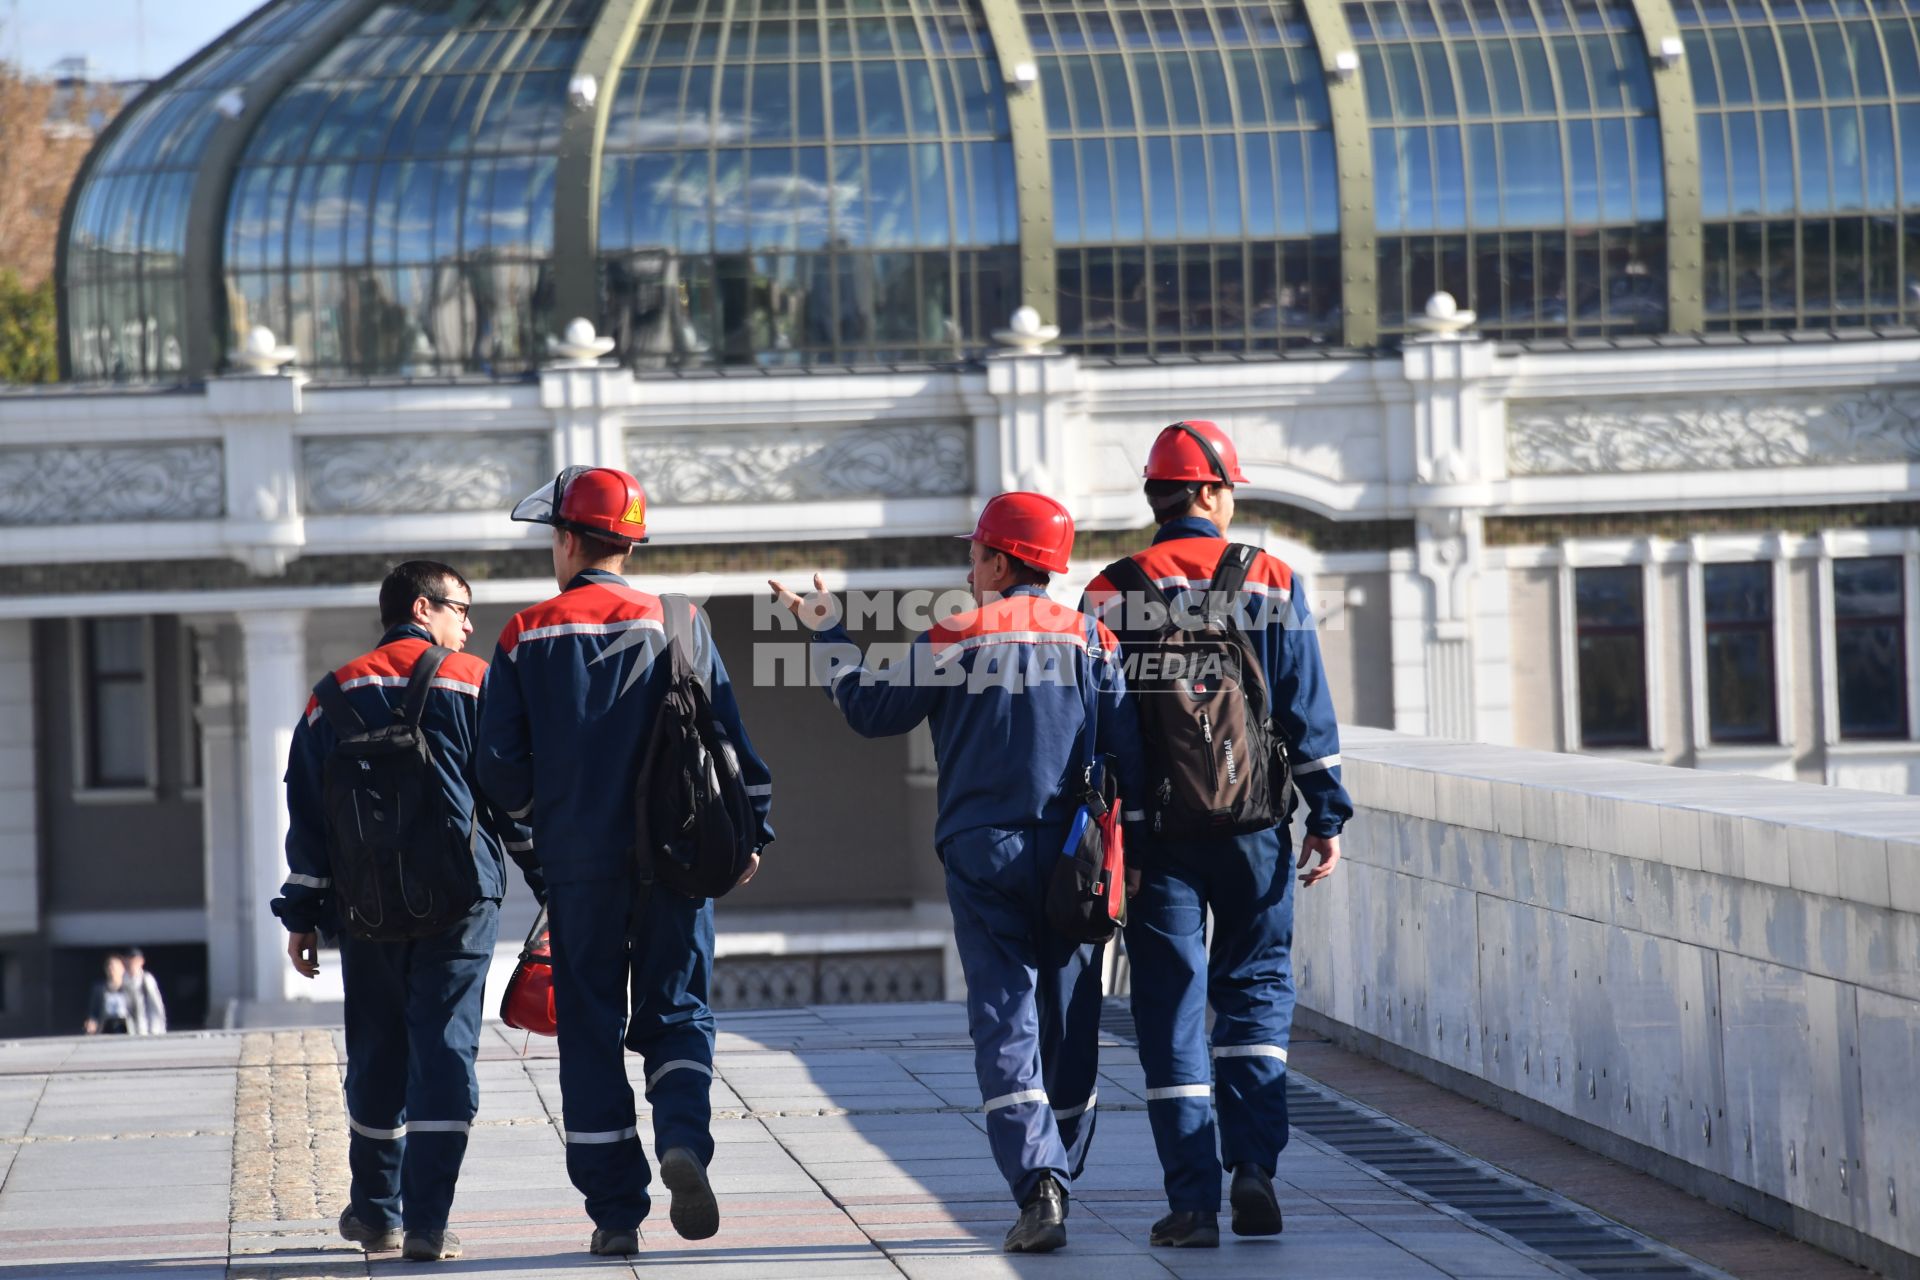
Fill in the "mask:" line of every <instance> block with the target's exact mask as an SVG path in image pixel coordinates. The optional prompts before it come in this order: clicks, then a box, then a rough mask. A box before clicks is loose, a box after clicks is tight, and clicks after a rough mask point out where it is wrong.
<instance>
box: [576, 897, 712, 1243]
mask: <svg viewBox="0 0 1920 1280" xmlns="http://www.w3.org/2000/svg"><path fill="white" fill-rule="evenodd" d="M631 903H632V890H631V886H630V882H629V881H628V880H627V879H626V878H624V877H621V878H618V879H609V880H586V881H579V882H576V883H573V884H556V885H551V886H549V887H548V890H547V913H548V915H547V923H548V925H549V927H550V929H551V931H552V941H553V1001H554V1013H555V1016H556V1017H557V1018H558V1019H559V1032H560V1036H559V1039H560V1101H561V1108H562V1110H563V1112H564V1113H565V1119H564V1123H565V1126H566V1144H567V1176H568V1177H570V1178H571V1179H572V1180H573V1185H574V1187H575V1188H577V1189H578V1190H579V1192H580V1194H581V1195H582V1196H584V1197H585V1198H586V1204H587V1216H588V1217H590V1218H592V1219H593V1223H594V1225H595V1226H597V1227H601V1228H604V1229H606V1230H609V1231H624V1230H628V1229H631V1228H633V1227H636V1226H638V1225H639V1224H640V1221H641V1220H642V1219H643V1218H645V1217H646V1216H647V1209H648V1207H649V1205H650V1203H651V1201H650V1200H649V1198H648V1195H647V1184H648V1183H649V1182H650V1181H651V1180H652V1176H653V1173H652V1170H651V1169H650V1168H649V1167H648V1165H647V1157H646V1154H645V1152H644V1151H643V1150H642V1147H641V1142H640V1137H639V1130H638V1127H637V1125H636V1122H635V1114H634V1099H633V1086H632V1085H631V1084H629V1083H628V1082H627V1064H626V1058H625V1055H624V1053H623V1052H622V1050H623V1048H625V1049H632V1050H633V1051H634V1052H635V1053H638V1054H640V1055H641V1057H642V1059H643V1062H644V1066H645V1071H646V1086H645V1088H646V1095H647V1102H648V1104H649V1105H650V1106H651V1107H652V1108H653V1141H654V1150H655V1152H657V1153H658V1152H666V1151H671V1150H672V1149H673V1148H675V1147H686V1148H688V1149H690V1150H691V1151H692V1152H693V1153H694V1154H695V1155H696V1156H698V1157H699V1158H700V1161H701V1163H702V1164H706V1163H709V1162H711V1161H712V1159H713V1135H712V1132H711V1128H710V1121H711V1119H712V1114H713V1112H712V1106H711V1104H710V1103H709V1101H708V1097H707V1095H708V1089H709V1086H710V1085H711V1084H712V1081H713V1014H712V1012H711V1011H710V1010H709V1009H708V1008H707V989H708V987H709V985H710V984H711V982H712V979H713V903H712V902H711V901H709V900H707V899H705V898H701V899H693V898H683V897H681V896H680V895H679V894H676V893H672V892H669V891H668V890H666V889H655V890H654V891H653V892H652V893H651V894H649V895H648V897H647V902H646V907H645V911H644V914H643V916H642V917H641V919H640V920H639V921H637V922H636V924H635V925H633V926H632V927H630V926H629V917H630V915H631ZM629 1010H631V1013H629Z"/></svg>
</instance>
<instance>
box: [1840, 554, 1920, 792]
mask: <svg viewBox="0 0 1920 1280" xmlns="http://www.w3.org/2000/svg"><path fill="white" fill-rule="evenodd" d="M1820 544H1821V545H1820V587H1819V595H1820V602H1819V603H1820V682H1821V696H1820V704H1821V705H1820V720H1821V725H1820V737H1821V741H1822V742H1823V743H1824V745H1825V746H1826V747H1827V748H1828V751H1829V754H1831V753H1832V752H1834V751H1836V750H1838V751H1840V752H1843V753H1845V752H1860V753H1866V754H1872V753H1874V752H1876V751H1886V750H1890V749H1894V748H1897V747H1898V746H1900V744H1903V743H1913V742H1915V741H1920V738H1916V735H1915V730H1916V728H1917V727H1920V681H1916V680H1915V678H1914V675H1915V672H1916V671H1920V601H1917V600H1916V595H1920V530H1910V529H1868V530H1849V531H1846V532H1827V533H1823V534H1821V535H1820ZM1882 558H1886V559H1897V560H1899V562H1900V566H1901V583H1900V585H1901V609H1900V615H1901V620H1902V622H1903V623H1904V639H1905V644H1904V645H1903V648H1902V652H1903V655H1904V658H1905V662H1906V694H1907V697H1906V732H1905V733H1903V734H1899V735H1890V736H1886V737H1855V738H1848V737H1842V736H1841V733H1840V664H1839V619H1838V617H1837V616H1836V615H1837V609H1836V608H1835V605H1836V600H1835V597H1834V589H1833V562H1834V561H1836V560H1861V559H1882Z"/></svg>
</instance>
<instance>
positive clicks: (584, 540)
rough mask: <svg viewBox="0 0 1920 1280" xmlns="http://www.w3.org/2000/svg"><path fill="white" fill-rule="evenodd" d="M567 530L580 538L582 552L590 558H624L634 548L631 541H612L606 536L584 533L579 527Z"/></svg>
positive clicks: (595, 559) (596, 559) (597, 559)
mask: <svg viewBox="0 0 1920 1280" xmlns="http://www.w3.org/2000/svg"><path fill="white" fill-rule="evenodd" d="M567 532H568V533H570V534H572V535H573V536H574V537H576V538H578V539H580V554H581V555H583V556H585V557H586V558H587V559H589V560H594V561H599V560H611V559H613V558H614V557H615V556H619V557H621V558H623V559H624V558H625V557H626V555H627V553H628V552H630V551H632V550H633V544H632V543H630V542H611V541H608V540H607V539H606V538H596V537H594V536H593V535H592V534H590V533H582V532H581V531H580V530H578V529H568V530H567Z"/></svg>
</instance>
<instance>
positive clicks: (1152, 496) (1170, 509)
mask: <svg viewBox="0 0 1920 1280" xmlns="http://www.w3.org/2000/svg"><path fill="white" fill-rule="evenodd" d="M1206 487H1207V486H1206V484H1205V483H1204V482H1202V481H1199V480H1149V481H1147V505H1148V506H1150V507H1152V508H1153V522H1154V523H1155V524H1165V523H1166V522H1167V521H1169V520H1178V519H1179V518H1180V517H1181V516H1184V515H1186V514H1187V512H1189V511H1191V510H1193V503H1194V500H1195V499H1196V498H1198V497H1199V496H1200V491H1201V490H1202V489H1204V488H1206Z"/></svg>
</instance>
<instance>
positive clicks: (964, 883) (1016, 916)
mask: <svg viewBox="0 0 1920 1280" xmlns="http://www.w3.org/2000/svg"><path fill="white" fill-rule="evenodd" d="M1066 838H1067V830H1066V826H1065V824H1052V823H1049V824H1045V825H1041V826H1032V827H1007V828H1000V827H976V828H973V829H972V830H969V831H962V832H959V833H957V834H955V835H953V836H950V837H948V838H947V839H946V840H945V841H944V842H943V843H942V844H941V846H940V860H941V862H943V863H944V864H945V866H946V869H947V902H948V903H949V904H950V905H951V907H952V908H953V936H954V942H955V943H956V945H957V946H958V948H959V951H960V968H961V970H962V971H963V972H964V973H965V975H966V979H967V1030H968V1032H969V1034H971V1036H972V1037H973V1066H974V1073H975V1075H976V1076H977V1077H978V1078H979V1081H980V1097H981V1101H982V1103H983V1104H984V1107H985V1110H986V1120H987V1142H988V1143H989V1145H990V1146H991V1147H992V1148H993V1158H994V1162H995V1163H996V1164H998V1165H999V1166H1000V1173H1001V1176H1003V1177H1005V1178H1006V1180H1007V1186H1008V1187H1009V1188H1010V1189H1011V1190H1012V1191H1013V1198H1014V1201H1015V1203H1024V1202H1025V1201H1026V1199H1027V1197H1028V1196H1029V1195H1031V1194H1032V1192H1033V1189H1034V1188H1035V1187H1036V1186H1037V1185H1039V1182H1040V1179H1041V1177H1042V1176H1043V1175H1045V1174H1049V1173H1050V1174H1052V1175H1053V1176H1054V1177H1055V1178H1056V1179H1058V1180H1059V1182H1060V1184H1061V1185H1062V1186H1066V1185H1068V1184H1070V1183H1071V1182H1072V1180H1073V1179H1074V1178H1076V1177H1078V1176H1079V1175H1080V1170H1081V1168H1082V1167H1083V1166H1084V1165H1085V1164H1086V1161H1087V1149H1088V1147H1090V1146H1091V1145H1092V1143H1093V1127H1094V1109H1093V1108H1094V1102H1095V1098H1094V1083H1095V1078H1096V1076H1097V1074H1098V1071H1099V1057H1100V964H1099V957H1100V951H1101V948H1100V947H1097V946H1091V945H1086V944H1078V943H1074V942H1071V941H1069V940H1068V939H1066V938H1064V937H1062V936H1061V935H1060V934H1058V933H1056V932H1055V931H1054V930H1053V928H1052V927H1051V926H1050V925H1048V923H1047V918H1046V888H1047V877H1048V875H1049V874H1050V872H1051V871H1052V868H1053V865H1054V863H1055V861H1057V860H1058V859H1059V857H1060V856H1061V848H1062V846H1063V845H1064V844H1065V843H1066Z"/></svg>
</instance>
